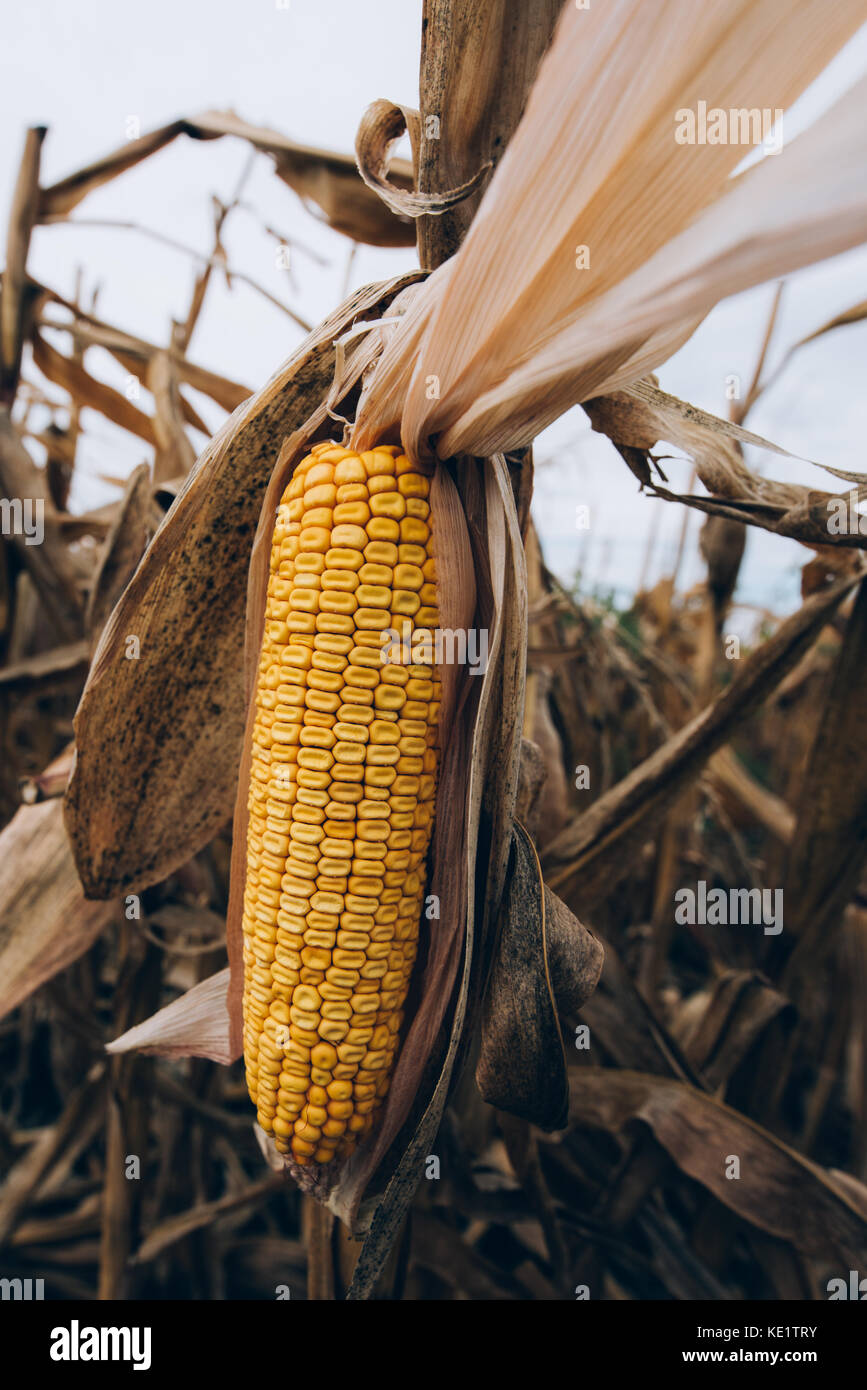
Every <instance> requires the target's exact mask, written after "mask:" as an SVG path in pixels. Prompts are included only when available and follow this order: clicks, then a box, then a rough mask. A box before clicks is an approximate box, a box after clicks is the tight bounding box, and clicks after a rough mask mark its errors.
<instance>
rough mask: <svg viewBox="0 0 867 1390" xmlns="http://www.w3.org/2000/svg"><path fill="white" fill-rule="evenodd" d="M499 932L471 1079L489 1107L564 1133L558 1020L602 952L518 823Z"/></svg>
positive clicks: (579, 1000) (565, 1091)
mask: <svg viewBox="0 0 867 1390" xmlns="http://www.w3.org/2000/svg"><path fill="white" fill-rule="evenodd" d="M546 909H547V910H546ZM552 926H556V929H557V930H556V943H555V942H554V941H552V939H551V936H552ZM498 928H499V929H498V934H497V941H496V945H495V947H494V956H493V962H492V965H491V971H490V977H489V980H488V985H487V989H486V992H485V1000H484V1008H483V1011H482V1036H481V1050H480V1054H479V1060H478V1063H477V1066H476V1081H477V1082H478V1086H479V1090H480V1092H481V1094H482V1097H483V1098H484V1099H485V1100H486V1101H487V1102H488V1104H489V1105H494V1106H496V1107H497V1108H498V1109H499V1110H507V1111H509V1113H510V1114H514V1115H520V1116H521V1118H522V1119H525V1120H530V1121H532V1123H533V1124H536V1125H538V1126H539V1127H540V1128H541V1129H563V1128H564V1127H565V1124H566V1119H567V1113H568V1105H569V1081H568V1076H567V1072H566V1053H565V1048H564V1044H563V1035H562V1032H561V1029H560V1020H559V1015H560V1013H561V1012H562V1013H563V1014H566V1013H567V1011H568V1012H573V1011H574V1010H576V1009H578V1008H580V1007H581V1005H582V1004H583V1003H584V1000H585V999H586V998H587V997H588V996H589V995H590V994H592V992H593V990H594V989H595V987H596V982H597V980H598V979H599V974H600V971H601V969H602V948H601V946H600V945H599V942H598V941H596V940H595V938H594V937H592V936H591V935H590V933H589V932H588V931H587V930H586V929H585V928H584V927H582V925H581V923H580V922H579V921H578V920H577V919H576V918H575V917H573V916H572V914H571V913H570V912H569V910H568V908H566V907H565V905H564V904H562V903H559V900H558V899H556V898H555V897H554V894H553V893H550V891H548V892H547V893H546V890H545V885H544V883H543V881H542V870H541V868H540V866H539V860H538V856H537V854H536V851H535V848H534V846H533V843H532V841H531V840H530V837H529V835H528V834H527V832H526V831H525V830H524V828H523V826H521V825H516V826H515V827H514V831H513V834H512V859H511V866H510V876H509V880H508V885H507V888H506V893H505V896H504V900H503V908H502V914H501V919H500V922H499V924H498Z"/></svg>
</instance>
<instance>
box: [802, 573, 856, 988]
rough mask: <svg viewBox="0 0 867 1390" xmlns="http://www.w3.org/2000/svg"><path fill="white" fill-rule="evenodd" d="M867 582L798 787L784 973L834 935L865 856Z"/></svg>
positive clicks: (811, 958) (810, 965) (812, 958)
mask: <svg viewBox="0 0 867 1390" xmlns="http://www.w3.org/2000/svg"><path fill="white" fill-rule="evenodd" d="M865 663H867V581H864V580H862V582H861V587H860V589H859V591H858V595H857V597H856V601H855V604H854V607H853V609H852V613H851V615H850V617H849V621H848V623H847V625H846V633H845V637H844V639H843V645H842V647H841V650H840V654H839V657H838V659H837V664H836V667H835V670H834V672H833V676H832V679H831V684H830V688H829V691H828V698H827V701H826V703H825V706H824V709H823V710H822V717H821V723H820V725H819V728H818V731H817V733H816V738H815V742H814V743H813V747H812V750H811V752H810V761H809V766H808V768H807V774H806V780H805V783H804V786H803V788H802V790H801V799H800V807H801V809H800V814H799V816H798V823H797V826H796V829H795V834H794V837H793V839H792V843H791V847H790V850H789V863H788V872H787V874H786V879H785V883H784V886H783V892H784V895H785V901H786V928H787V930H788V931H790V932H792V933H793V934H794V935H795V936H796V937H797V938H798V945H797V947H796V951H795V955H794V956H793V958H792V960H791V961H790V962H789V970H788V977H789V978H791V976H792V975H794V974H798V973H800V972H803V971H805V970H807V971H812V970H814V969H815V968H816V965H817V962H818V959H819V957H820V955H822V954H823V953H824V952H825V951H827V950H828V949H829V947H830V946H831V944H832V943H833V941H834V939H835V929H836V928H838V927H839V925H840V922H841V920H842V917H843V911H844V908H845V906H846V904H847V903H848V902H849V901H850V899H851V897H852V895H853V893H854V892H855V890H856V889H857V887H858V882H859V879H860V877H861V873H862V871H863V867H864V861H865V857H867V756H865V742H864V730H865V723H867V687H865V682H864V669H865Z"/></svg>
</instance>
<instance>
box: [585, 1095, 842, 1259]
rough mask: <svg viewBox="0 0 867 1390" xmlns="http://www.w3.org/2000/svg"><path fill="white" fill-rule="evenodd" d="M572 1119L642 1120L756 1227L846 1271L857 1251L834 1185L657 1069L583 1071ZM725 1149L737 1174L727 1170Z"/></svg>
mask: <svg viewBox="0 0 867 1390" xmlns="http://www.w3.org/2000/svg"><path fill="white" fill-rule="evenodd" d="M570 1117H571V1119H572V1120H573V1122H575V1123H577V1124H580V1125H587V1124H590V1125H595V1126H602V1127H604V1128H606V1129H611V1130H614V1131H618V1130H620V1129H621V1128H622V1127H623V1125H624V1124H626V1123H627V1121H630V1120H640V1121H642V1122H643V1123H644V1124H646V1125H648V1126H649V1127H650V1128H651V1129H652V1131H653V1134H654V1137H655V1138H656V1140H657V1141H658V1142H659V1143H660V1144H661V1145H662V1147H663V1148H664V1149H665V1150H666V1151H667V1153H668V1154H669V1156H670V1157H671V1158H672V1159H673V1161H674V1162H675V1163H676V1164H677V1166H678V1167H679V1168H680V1169H682V1171H683V1172H685V1173H687V1174H688V1175H689V1176H690V1177H691V1178H694V1179H695V1180H696V1182H700V1183H701V1184H702V1185H703V1186H704V1187H706V1188H708V1189H709V1191H711V1192H712V1193H713V1194H714V1196H715V1197H716V1198H717V1199H718V1200H719V1201H720V1202H722V1203H723V1205H724V1206H726V1207H728V1208H729V1210H730V1211H734V1212H735V1213H736V1214H737V1215H738V1216H741V1217H743V1219H744V1220H745V1221H749V1222H751V1223H752V1225H754V1226H757V1227H758V1228H759V1230H762V1231H767V1232H768V1233H769V1234H770V1235H773V1236H777V1237H778V1238H779V1239H782V1240H788V1241H791V1243H792V1244H793V1245H794V1246H795V1248H796V1249H797V1250H800V1251H802V1252H803V1253H804V1254H805V1255H807V1256H810V1257H813V1258H817V1259H822V1258H830V1259H832V1260H839V1259H843V1260H844V1261H847V1262H849V1263H850V1264H851V1262H852V1261H854V1264H851V1267H852V1268H856V1267H857V1264H858V1261H859V1260H860V1259H861V1258H862V1256H863V1251H864V1246H865V1241H867V1220H865V1217H864V1214H863V1213H862V1211H861V1209H860V1207H859V1206H858V1205H857V1204H856V1203H855V1202H854V1201H853V1200H852V1198H851V1197H850V1196H849V1194H848V1192H846V1191H845V1190H844V1188H843V1186H842V1184H838V1183H837V1182H835V1181H833V1180H832V1178H831V1176H830V1175H829V1174H828V1173H827V1172H826V1171H825V1169H823V1168H820V1167H819V1166H818V1165H817V1164H815V1163H811V1162H810V1160H809V1159H807V1158H804V1157H803V1156H802V1155H801V1154H798V1153H796V1152H795V1151H794V1149H790V1148H788V1147H787V1146H786V1145H785V1144H782V1143H781V1142H780V1141H779V1140H778V1139H776V1138H775V1137H774V1136H773V1135H772V1134H770V1133H768V1131H767V1130H764V1129H762V1127H761V1126H760V1125H757V1124H755V1123H754V1122H753V1121H752V1120H748V1119H747V1118H746V1117H745V1116H744V1115H741V1114H739V1113H738V1111H736V1110H731V1109H729V1107H728V1106H726V1105H723V1104H722V1103H721V1102H720V1101H718V1100H715V1099H714V1098H713V1097H712V1096H709V1095H706V1094H704V1093H703V1092H701V1091H697V1090H695V1089H694V1088H693V1087H690V1086H686V1085H684V1084H683V1083H681V1082H676V1081H670V1080H668V1079H665V1078H662V1077H658V1076H644V1075H642V1074H640V1073H638V1072H629V1071H609V1070H601V1069H597V1068H581V1069H580V1070H578V1071H577V1072H574V1073H573V1084H572V1102H571V1105H570ZM732 1155H733V1156H736V1157H737V1158H739V1159H740V1177H739V1179H738V1180H737V1181H731V1180H730V1179H729V1178H728V1177H727V1176H726V1168H727V1164H728V1162H729V1159H730V1156H732ZM844 1267H849V1265H848V1264H847V1265H845V1266H844Z"/></svg>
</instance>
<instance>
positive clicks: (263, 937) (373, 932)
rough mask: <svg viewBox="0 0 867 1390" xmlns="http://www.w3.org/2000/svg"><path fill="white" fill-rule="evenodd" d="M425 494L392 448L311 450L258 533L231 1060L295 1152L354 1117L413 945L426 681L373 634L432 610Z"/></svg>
mask: <svg viewBox="0 0 867 1390" xmlns="http://www.w3.org/2000/svg"><path fill="white" fill-rule="evenodd" d="M429 492H430V482H429V478H428V477H426V476H425V475H424V474H423V473H422V472H420V471H419V470H418V468H417V467H414V466H413V465H412V464H411V463H410V461H409V459H407V458H406V457H405V456H404V455H403V454H402V453H401V451H400V449H398V448H395V447H380V448H377V449H373V450H370V451H369V452H366V453H362V454H356V453H353V452H352V451H350V450H348V449H344V448H341V447H339V446H337V445H335V444H331V443H324V444H317V445H316V446H315V447H314V448H313V450H312V452H311V453H310V454H309V455H308V456H307V457H306V458H305V459H303V461H302V462H301V463H300V464H299V465H298V467H297V468H296V470H295V473H294V475H293V477H292V480H291V482H290V483H289V485H288V487H287V488H286V489H285V491H284V493H283V496H282V499H281V502H280V506H279V509H278V514H277V521H276V525H275V529H274V537H273V543H272V548H271V573H270V578H269V583H268V597H267V605H266V614H265V631H264V638H263V645H262V652H261V658H260V663H259V670H258V679H257V690H256V712H255V723H254V728H253V747H252V765H251V778H250V792H249V802H248V810H249V822H248V834H247V875H246V886H245V894H244V915H243V935H244V1056H245V1062H246V1071H247V1085H248V1089H249V1092H250V1097H251V1099H252V1101H253V1103H254V1104H255V1106H256V1109H257V1115H258V1120H259V1124H260V1125H261V1126H262V1128H263V1129H264V1130H265V1131H266V1132H267V1133H269V1134H272V1135H273V1137H274V1141H275V1143H276V1145H277V1148H278V1149H279V1150H280V1151H281V1152H283V1153H286V1154H291V1156H292V1157H293V1159H294V1160H295V1161H296V1162H297V1163H299V1164H302V1165H307V1164H310V1163H314V1164H322V1165H325V1164H328V1163H329V1162H331V1160H332V1159H334V1158H338V1159H342V1158H344V1157H345V1156H346V1155H347V1154H349V1153H350V1152H351V1151H352V1149H353V1147H354V1146H355V1144H356V1143H358V1142H359V1141H360V1139H361V1138H363V1136H364V1135H365V1134H366V1132H367V1131H368V1130H369V1129H370V1128H371V1126H372V1124H373V1122H374V1117H375V1115H376V1112H377V1110H378V1108H379V1107H380V1105H381V1104H382V1101H383V1098H384V1096H385V1094H386V1092H387V1090H388V1086H389V1082H390V1077H391V1073H392V1070H393V1066H394V1061H395V1056H396V1052H397V1048H398V1039H399V1032H400V1027H401V1023H402V1020H403V1006H404V1002H405V999H406V994H407V990H408V987H409V978H410V972H411V970H412V967H413V962H414V960H415V957H416V952H417V948H418V934H419V921H420V917H421V911H422V905H423V898H424V888H425V859H426V856H427V851H428V846H429V843H430V836H431V831H432V828H433V812H434V795H435V784H436V771H437V753H436V740H437V718H438V712H439V698H440V686H439V682H438V681H437V679H436V671H435V669H434V668H433V667H432V666H425V665H414V664H406V665H404V664H394V663H393V662H389V661H387V660H384V656H386V655H387V653H384V652H383V632H384V631H386V630H388V629H392V630H394V631H398V632H401V633H402V634H403V635H404V637H409V636H410V633H411V632H415V631H418V630H419V629H422V630H429V629H434V628H436V627H437V626H438V623H439V618H438V613H437V607H436V602H437V598H436V575H435V568H434V560H433V551H432V545H431V517H430V504H429ZM409 646H411V642H410V644H409ZM416 654H418V651H416Z"/></svg>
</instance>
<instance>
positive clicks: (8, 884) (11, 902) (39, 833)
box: [0, 768, 117, 1017]
mask: <svg viewBox="0 0 867 1390" xmlns="http://www.w3.org/2000/svg"><path fill="white" fill-rule="evenodd" d="M47 771H48V772H50V771H51V769H50V768H49V769H47ZM116 914H117V907H116V906H115V905H114V904H113V903H88V902H85V899H84V894H83V893H82V891H81V884H80V883H79V881H78V875H77V874H76V872H75V864H74V863H73V860H72V853H71V851H70V848H69V843H68V841H67V838H66V833H65V831H64V829H63V809H62V803H61V802H60V801H59V800H58V799H53V800H49V801H43V802H40V803H39V804H38V805H36V806H22V807H21V808H20V809H19V810H18V811H16V813H15V815H14V816H13V818H12V820H11V821H10V822H9V824H8V825H7V826H6V828H5V829H4V830H3V832H2V833H0V1017H2V1016H3V1015H4V1014H7V1013H9V1011H10V1009H14V1008H15V1007H16V1006H17V1005H18V1004H20V1003H21V1001H22V999H26V998H27V997H28V996H29V995H30V994H32V993H33V991H34V990H36V989H38V988H39V986H40V985H42V984H44V983H45V981H46V980H50V979H51V978H52V976H54V975H56V974H58V972H59V971H61V970H65V969H66V967H67V966H68V965H70V964H71V963H72V961H74V960H77V959H78V957H79V956H81V955H83V954H84V952H85V951H86V950H87V949H88V948H89V947H90V946H92V945H93V943H94V941H95V940H96V938H97V937H98V936H99V934H100V932H102V931H104V930H105V928H106V927H107V926H108V925H109V923H110V922H111V921H112V919H113V918H114V917H115V916H116Z"/></svg>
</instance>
